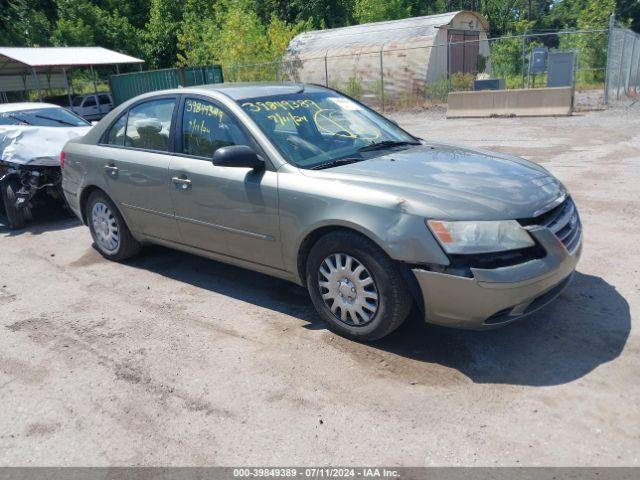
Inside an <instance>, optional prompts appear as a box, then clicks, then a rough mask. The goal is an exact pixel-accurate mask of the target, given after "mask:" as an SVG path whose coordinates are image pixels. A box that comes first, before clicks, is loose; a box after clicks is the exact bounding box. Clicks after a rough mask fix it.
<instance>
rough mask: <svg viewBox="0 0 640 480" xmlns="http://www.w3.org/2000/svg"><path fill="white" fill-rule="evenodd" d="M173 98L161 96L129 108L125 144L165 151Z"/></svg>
mask: <svg viewBox="0 0 640 480" xmlns="http://www.w3.org/2000/svg"><path fill="white" fill-rule="evenodd" d="M175 104H176V100H175V99H174V98H162V99H160V100H151V101H149V102H145V103H141V104H139V105H136V106H135V107H133V108H132V109H131V110H129V118H128V120H127V130H126V138H125V146H127V147H135V148H144V149H145V150H156V151H159V152H167V151H168V150H169V132H170V130H171V117H172V116H173V108H174V106H175Z"/></svg>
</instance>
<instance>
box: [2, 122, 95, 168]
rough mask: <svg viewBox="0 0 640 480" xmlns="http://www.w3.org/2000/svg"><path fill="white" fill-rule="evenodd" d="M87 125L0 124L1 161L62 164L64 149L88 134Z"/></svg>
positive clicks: (40, 164)
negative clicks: (69, 142)
mask: <svg viewBox="0 0 640 480" xmlns="http://www.w3.org/2000/svg"><path fill="white" fill-rule="evenodd" d="M89 130H91V127H90V126H86V127H71V126H69V127H34V126H22V125H16V126H13V125H11V126H2V127H0V160H1V161H3V162H7V163H12V164H16V165H29V166H40V167H55V166H60V152H61V151H62V147H64V144H65V143H67V141H69V140H71V139H72V138H76V137H79V136H82V135H84V134H85V133H87V132H88V131H89Z"/></svg>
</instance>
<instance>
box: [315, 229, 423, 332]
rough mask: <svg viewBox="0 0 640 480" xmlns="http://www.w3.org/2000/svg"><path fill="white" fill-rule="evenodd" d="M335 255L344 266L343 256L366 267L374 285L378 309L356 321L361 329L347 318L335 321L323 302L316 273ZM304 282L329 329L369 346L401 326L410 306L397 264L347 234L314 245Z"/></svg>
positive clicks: (362, 239)
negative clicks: (339, 255) (339, 257)
mask: <svg viewBox="0 0 640 480" xmlns="http://www.w3.org/2000/svg"><path fill="white" fill-rule="evenodd" d="M334 254H341V255H342V257H341V258H344V259H345V260H344V261H345V264H346V256H347V255H348V256H351V257H352V259H353V260H356V261H357V263H356V264H360V265H362V266H364V267H365V269H366V270H367V272H366V273H368V274H369V275H370V276H371V277H372V280H373V282H374V286H375V290H376V293H377V309H376V311H375V313H374V314H373V315H372V317H371V318H370V319H369V320H366V321H364V319H363V318H359V321H361V323H362V324H360V325H355V324H350V323H353V322H352V321H351V318H350V317H348V318H347V320H346V322H345V321H343V320H341V319H340V318H338V314H337V313H336V315H334V314H333V313H332V312H331V308H330V307H329V306H328V305H327V303H325V300H323V298H322V292H321V288H320V285H319V282H320V278H319V269H320V267H321V266H322V265H323V262H324V261H325V259H327V258H331V256H332V255H334ZM366 278H367V277H365V279H366ZM306 282H307V288H308V290H309V295H310V296H311V300H312V301H313V304H314V306H315V308H316V310H317V311H318V313H319V314H320V316H321V317H322V319H323V320H324V321H325V322H327V324H328V326H329V329H330V330H332V331H334V332H335V333H337V334H339V335H342V336H344V337H347V338H350V339H352V340H357V341H362V342H369V341H374V340H378V339H380V338H382V337H384V336H386V335H388V334H389V333H391V332H392V331H394V330H395V329H396V328H398V327H399V326H400V325H401V324H402V322H404V320H405V319H406V318H407V316H408V314H409V311H410V309H411V306H412V304H413V298H412V297H411V294H410V293H409V290H408V288H407V286H406V284H405V281H404V279H403V278H402V274H401V272H400V270H399V267H398V265H397V264H396V262H394V261H393V260H391V259H390V258H389V257H388V256H387V254H386V253H385V252H384V251H383V250H382V249H380V248H379V247H378V246H377V245H376V244H374V243H373V242H372V241H371V240H369V239H367V238H366V237H364V236H363V235H360V234H358V233H355V232H350V231H346V230H345V231H337V232H332V233H329V234H327V235H325V236H323V237H321V238H320V239H319V240H318V241H317V242H316V243H315V245H314V246H313V248H312V249H311V251H310V252H309V256H308V258H307V265H306ZM326 290H327V289H326V288H324V290H323V291H325V293H326ZM358 291H359V290H358ZM355 295H356V296H357V295H358V294H355ZM331 307H332V308H333V303H332V305H331ZM338 308H340V307H338Z"/></svg>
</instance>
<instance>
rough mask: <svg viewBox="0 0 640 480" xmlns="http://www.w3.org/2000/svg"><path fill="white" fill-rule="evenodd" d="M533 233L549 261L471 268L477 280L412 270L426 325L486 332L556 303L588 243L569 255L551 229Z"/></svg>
mask: <svg viewBox="0 0 640 480" xmlns="http://www.w3.org/2000/svg"><path fill="white" fill-rule="evenodd" d="M530 233H531V235H532V236H533V237H534V238H535V239H536V241H537V242H538V244H539V245H541V246H542V247H543V248H544V249H545V250H546V256H544V257H543V258H537V259H533V260H529V261H527V262H524V263H521V264H518V265H512V266H507V267H501V268H493V269H479V268H471V272H472V274H473V276H472V278H467V277H464V276H457V275H451V274H447V273H440V272H435V271H429V270H426V269H421V268H414V269H412V271H413V274H414V275H415V277H416V280H417V282H418V285H419V287H420V289H421V291H422V296H423V300H424V308H425V320H426V321H427V322H428V323H434V324H438V325H444V326H448V327H456V328H466V329H473V330H484V329H489V328H495V327H497V326H501V325H506V324H508V323H511V322H513V321H515V320H518V319H520V318H522V317H524V316H526V315H529V314H531V313H533V312H535V311H537V310H539V309H540V308H542V307H543V306H545V305H546V304H548V303H549V302H551V301H552V300H553V299H554V298H556V297H557V296H558V295H559V294H560V293H561V292H562V290H563V289H564V288H565V287H566V286H567V285H568V283H569V281H570V279H571V276H572V274H573V272H574V270H575V268H576V265H577V263H578V260H579V258H580V254H581V250H582V238H580V239H579V240H578V242H577V244H576V246H575V247H574V248H573V250H572V251H571V252H569V251H568V250H567V249H566V247H565V246H564V245H563V244H562V242H560V240H558V238H557V237H556V235H554V233H553V232H551V230H549V229H548V228H545V227H537V228H534V229H531V230H530ZM580 236H582V232H580Z"/></svg>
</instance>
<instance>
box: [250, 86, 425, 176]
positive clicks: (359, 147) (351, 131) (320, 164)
mask: <svg viewBox="0 0 640 480" xmlns="http://www.w3.org/2000/svg"><path fill="white" fill-rule="evenodd" d="M239 103H240V106H241V107H242V108H243V110H244V111H245V112H247V114H249V116H250V117H251V118H252V119H253V120H254V121H255V122H256V123H257V124H258V126H259V127H260V128H261V129H262V131H263V132H264V133H265V135H267V137H269V139H270V140H271V141H272V142H273V144H274V145H275V146H276V147H277V148H278V150H279V151H280V152H281V153H282V155H283V156H284V157H285V158H286V159H287V160H288V161H289V162H291V163H292V164H294V165H296V166H298V167H300V168H310V169H317V168H329V167H333V166H337V165H340V164H344V163H352V162H357V161H360V160H366V159H368V158H372V157H375V156H380V155H384V154H385V153H388V152H389V151H390V150H393V149H404V148H411V146H412V145H417V144H419V141H418V139H416V138H415V137H413V136H411V135H409V134H408V133H406V132H405V131H403V130H402V129H401V128H399V127H398V126H396V125H395V124H394V123H392V122H391V121H389V120H387V119H385V118H384V117H382V116H380V115H378V114H377V113H375V112H373V111H372V110H370V109H368V108H366V107H364V106H362V105H361V104H359V103H357V102H355V101H353V100H350V99H349V98H347V97H344V96H342V95H340V94H339V93H336V92H333V91H322V92H308V93H307V92H299V93H293V94H286V95H270V96H268V97H256V98H248V99H245V100H242V101H240V102H239Z"/></svg>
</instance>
